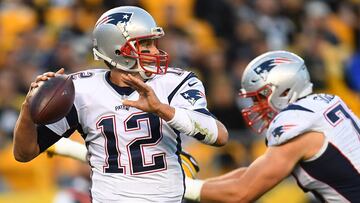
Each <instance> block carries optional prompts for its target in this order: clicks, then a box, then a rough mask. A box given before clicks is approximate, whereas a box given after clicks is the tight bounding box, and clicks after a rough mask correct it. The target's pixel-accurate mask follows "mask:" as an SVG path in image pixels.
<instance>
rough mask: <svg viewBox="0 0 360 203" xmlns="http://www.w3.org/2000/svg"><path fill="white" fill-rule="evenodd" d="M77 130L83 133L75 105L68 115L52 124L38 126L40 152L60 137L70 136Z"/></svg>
mask: <svg viewBox="0 0 360 203" xmlns="http://www.w3.org/2000/svg"><path fill="white" fill-rule="evenodd" d="M75 130H78V131H79V132H80V133H82V130H81V126H80V124H79V121H78V116H77V111H76V107H75V105H73V107H72V108H71V110H70V112H69V113H68V115H66V116H65V117H64V118H62V119H61V120H59V121H57V122H55V123H52V124H48V125H38V126H37V134H38V139H37V141H38V145H39V148H40V152H43V151H45V150H46V149H47V148H49V147H50V146H51V145H53V144H54V143H55V142H57V141H58V140H60V138H62V137H69V136H70V135H71V134H72V133H73V132H75Z"/></svg>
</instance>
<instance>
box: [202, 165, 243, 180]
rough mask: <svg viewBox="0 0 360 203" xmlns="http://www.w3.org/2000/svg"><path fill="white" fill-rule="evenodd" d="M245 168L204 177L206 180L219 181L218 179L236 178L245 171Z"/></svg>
mask: <svg viewBox="0 0 360 203" xmlns="http://www.w3.org/2000/svg"><path fill="white" fill-rule="evenodd" d="M246 169H247V167H241V168H238V169H235V170H233V171H230V172H228V173H226V174H224V175H221V176H217V177H213V178H208V179H206V181H207V182H209V181H220V180H228V179H237V178H238V179H239V178H240V177H241V176H242V175H243V174H244V173H245V172H246Z"/></svg>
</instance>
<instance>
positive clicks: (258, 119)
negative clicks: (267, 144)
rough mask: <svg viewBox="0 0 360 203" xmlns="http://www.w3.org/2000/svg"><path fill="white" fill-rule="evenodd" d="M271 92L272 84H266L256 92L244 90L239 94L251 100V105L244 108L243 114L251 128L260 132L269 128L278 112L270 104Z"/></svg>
mask: <svg viewBox="0 0 360 203" xmlns="http://www.w3.org/2000/svg"><path fill="white" fill-rule="evenodd" d="M271 94H272V87H271V85H265V86H264V87H262V88H260V89H259V90H257V91H254V92H245V90H242V92H241V93H240V94H239V96H240V97H241V98H248V99H250V100H251V103H250V104H249V106H248V107H245V108H243V109H242V111H241V114H242V116H243V118H244V120H245V121H246V123H247V124H248V125H249V126H250V127H251V129H252V130H254V131H255V132H257V133H259V134H261V133H262V132H263V131H264V130H265V129H267V128H268V126H269V124H270V122H271V121H272V120H273V119H274V117H275V115H276V114H277V111H276V110H274V109H273V108H272V107H271V106H270V105H269V100H270V97H271Z"/></svg>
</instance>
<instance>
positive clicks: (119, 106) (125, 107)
mask: <svg viewBox="0 0 360 203" xmlns="http://www.w3.org/2000/svg"><path fill="white" fill-rule="evenodd" d="M119 110H126V111H129V106H125V105H118V106H115V111H119Z"/></svg>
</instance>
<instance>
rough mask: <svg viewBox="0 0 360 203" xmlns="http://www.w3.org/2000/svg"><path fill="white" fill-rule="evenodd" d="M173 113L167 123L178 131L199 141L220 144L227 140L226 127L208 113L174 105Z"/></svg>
mask: <svg viewBox="0 0 360 203" xmlns="http://www.w3.org/2000/svg"><path fill="white" fill-rule="evenodd" d="M174 109H175V113H174V116H173V118H171V120H169V121H167V123H168V124H169V125H170V126H171V127H172V128H174V129H176V130H178V131H179V132H181V133H183V134H185V135H188V136H192V137H194V138H196V139H198V140H199V141H201V142H203V143H205V144H209V145H214V146H222V145H224V144H226V142H227V140H228V133H227V130H226V128H225V127H224V126H223V125H222V124H221V123H220V122H218V121H217V120H216V119H214V118H213V117H211V116H210V115H206V114H204V113H201V112H196V111H193V110H189V109H184V108H179V107H176V108H174Z"/></svg>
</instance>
